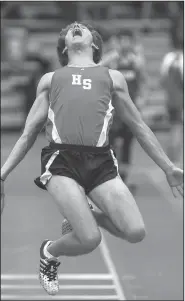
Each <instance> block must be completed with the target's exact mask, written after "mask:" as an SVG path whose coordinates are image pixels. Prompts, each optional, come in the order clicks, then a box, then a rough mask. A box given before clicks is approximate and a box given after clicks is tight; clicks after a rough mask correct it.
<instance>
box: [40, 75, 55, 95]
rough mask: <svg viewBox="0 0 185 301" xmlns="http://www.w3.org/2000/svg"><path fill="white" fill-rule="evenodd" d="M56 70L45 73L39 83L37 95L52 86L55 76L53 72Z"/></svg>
mask: <svg viewBox="0 0 185 301" xmlns="http://www.w3.org/2000/svg"><path fill="white" fill-rule="evenodd" d="M54 73H55V72H48V73H45V74H44V75H43V76H42V77H41V79H40V81H39V83H38V86H37V95H38V94H40V93H41V92H43V91H46V90H48V91H49V89H50V87H51V81H52V78H53V74H54Z"/></svg>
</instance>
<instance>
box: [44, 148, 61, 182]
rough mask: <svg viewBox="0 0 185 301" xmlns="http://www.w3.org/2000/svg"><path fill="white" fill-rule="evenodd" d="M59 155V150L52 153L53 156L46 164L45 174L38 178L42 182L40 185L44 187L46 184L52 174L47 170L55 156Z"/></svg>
mask: <svg viewBox="0 0 185 301" xmlns="http://www.w3.org/2000/svg"><path fill="white" fill-rule="evenodd" d="M58 154H59V150H57V151H56V152H54V153H53V155H52V156H51V158H50V159H49V161H48V163H47V164H46V167H45V168H46V171H45V173H43V174H42V175H41V176H40V181H41V182H42V184H44V185H46V183H47V182H48V181H49V180H50V179H51V177H52V174H51V173H50V171H49V168H50V166H51V164H52V163H53V161H54V160H55V158H56V156H58Z"/></svg>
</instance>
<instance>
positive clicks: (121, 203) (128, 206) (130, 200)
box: [89, 176, 144, 231]
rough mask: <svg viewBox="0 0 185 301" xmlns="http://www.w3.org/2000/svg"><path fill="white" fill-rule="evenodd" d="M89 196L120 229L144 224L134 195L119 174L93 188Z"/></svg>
mask: <svg viewBox="0 0 185 301" xmlns="http://www.w3.org/2000/svg"><path fill="white" fill-rule="evenodd" d="M89 197H90V199H91V200H92V201H93V202H94V203H95V204H96V206H97V207H99V209H100V210H102V211H103V212H104V213H105V214H106V215H107V216H108V217H109V218H110V220H111V221H112V223H113V224H114V225H115V226H116V227H117V228H118V229H119V230H120V231H125V230H127V229H128V230H130V229H131V228H132V229H134V228H138V227H143V226H144V222H143V219H142V216H141V213H140V211H139V208H138V206H137V204H136V202H135V200H134V197H133V196H132V194H131V192H130V191H129V189H128V188H127V186H126V185H125V184H124V183H123V181H122V180H121V178H120V177H119V176H117V177H116V178H114V179H112V180H110V181H107V182H105V183H103V184H101V185H99V186H98V187H96V188H95V189H93V190H92V191H91V192H90V193H89Z"/></svg>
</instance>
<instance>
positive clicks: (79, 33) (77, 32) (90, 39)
mask: <svg viewBox="0 0 185 301" xmlns="http://www.w3.org/2000/svg"><path fill="white" fill-rule="evenodd" d="M102 45H103V42H102V38H101V36H100V34H99V33H98V32H97V31H96V30H95V29H94V28H93V27H92V26H91V25H89V24H86V23H84V22H81V23H77V22H75V23H72V24H70V25H69V26H67V27H66V28H64V29H62V31H61V32H60V36H59V39H58V45H57V53H58V57H59V61H60V64H61V65H62V66H66V65H67V64H68V52H69V51H70V50H74V51H76V50H82V51H83V50H85V49H87V48H89V49H91V50H92V58H93V61H94V63H96V64H98V63H99V62H100V60H101V57H102Z"/></svg>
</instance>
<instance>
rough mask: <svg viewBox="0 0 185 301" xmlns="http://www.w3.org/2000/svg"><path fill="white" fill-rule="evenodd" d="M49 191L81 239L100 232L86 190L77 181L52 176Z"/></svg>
mask: <svg viewBox="0 0 185 301" xmlns="http://www.w3.org/2000/svg"><path fill="white" fill-rule="evenodd" d="M47 190H48V192H49V193H50V195H51V196H52V197H53V198H54V200H55V202H56V204H57V206H58V208H59V211H60V213H61V214H62V215H63V216H64V217H65V218H66V219H67V220H68V221H69V223H70V224H71V226H72V228H73V230H74V232H75V234H76V235H77V237H78V238H79V239H81V238H83V237H84V236H86V237H91V235H92V234H94V233H95V232H96V233H97V231H98V232H99V229H98V227H97V224H96V221H95V219H94V217H93V215H92V212H91V210H90V208H89V205H88V202H87V198H86V195H85V192H84V189H83V188H82V187H81V186H80V185H78V183H77V182H76V181H75V180H73V179H71V178H68V177H64V176H52V178H51V180H50V181H49V182H48V184H47Z"/></svg>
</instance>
